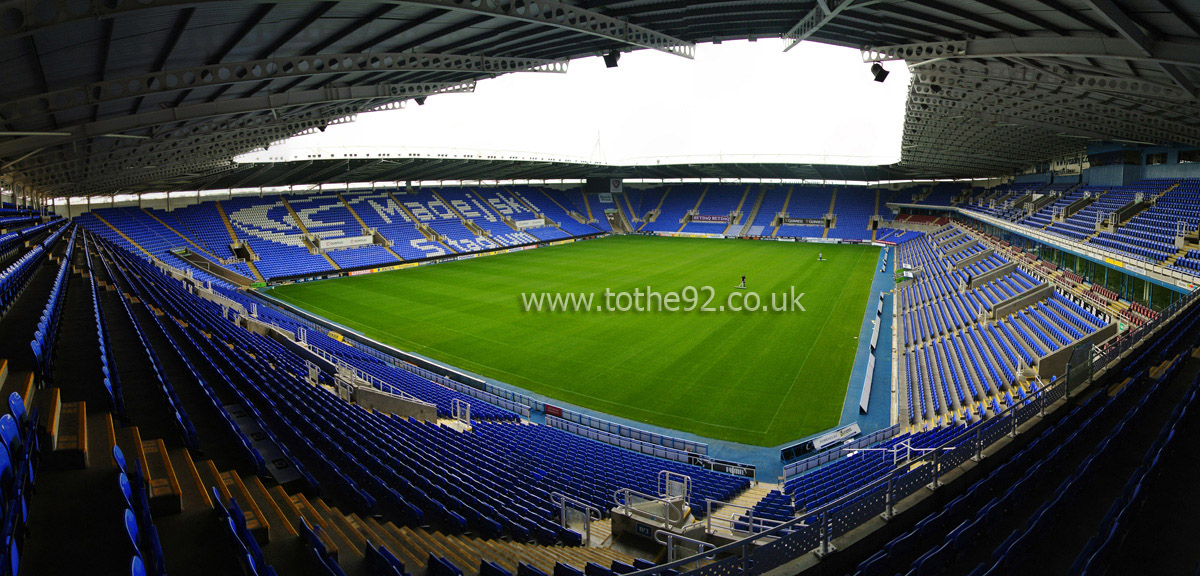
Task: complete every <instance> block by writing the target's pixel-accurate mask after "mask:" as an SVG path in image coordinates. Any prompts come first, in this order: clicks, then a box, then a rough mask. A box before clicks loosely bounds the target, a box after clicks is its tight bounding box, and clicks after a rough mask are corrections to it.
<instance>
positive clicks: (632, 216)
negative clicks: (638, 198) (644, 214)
mask: <svg viewBox="0 0 1200 576" xmlns="http://www.w3.org/2000/svg"><path fill="white" fill-rule="evenodd" d="M621 196H622V197H623V198H625V206H626V207H627V208H629V218H630V221H629V222H630V225H631V226H632V224H633V223H635V222H640V221H641V217H640V216H638V213H637V212H634V211H633V202H630V200H629V195H628V194H622V195H621Z"/></svg>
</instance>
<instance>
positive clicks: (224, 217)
mask: <svg viewBox="0 0 1200 576" xmlns="http://www.w3.org/2000/svg"><path fill="white" fill-rule="evenodd" d="M213 204H214V205H216V207H217V213H218V214H220V215H221V222H223V223H224V224H225V230H226V231H228V232H229V241H230V242H237V241H238V237H237V231H236V230H234V229H233V223H232V222H230V221H229V215H228V214H226V213H225V208H224V207H223V206H221V203H220V202H213ZM246 267H247V268H249V269H250V272H251V273H253V274H254V279H255V280H257V281H258V282H266V279H265V278H263V275H262V274H261V273H260V272H259V271H258V266H255V265H254V262H251V261H250V260H246Z"/></svg>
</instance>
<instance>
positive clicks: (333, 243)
mask: <svg viewBox="0 0 1200 576" xmlns="http://www.w3.org/2000/svg"><path fill="white" fill-rule="evenodd" d="M374 242H375V238H374V237H373V236H370V235H366V236H343V237H341V238H317V245H318V246H320V247H321V248H324V249H326V250H336V249H339V248H353V247H357V246H366V245H367V244H373V243H374Z"/></svg>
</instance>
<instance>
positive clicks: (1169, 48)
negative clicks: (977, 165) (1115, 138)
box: [862, 36, 1200, 67]
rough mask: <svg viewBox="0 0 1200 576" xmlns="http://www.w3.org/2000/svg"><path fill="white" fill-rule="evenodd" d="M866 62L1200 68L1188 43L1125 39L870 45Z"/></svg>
mask: <svg viewBox="0 0 1200 576" xmlns="http://www.w3.org/2000/svg"><path fill="white" fill-rule="evenodd" d="M862 56H863V62H885V61H888V60H904V61H906V62H907V63H908V65H909V66H917V65H920V64H929V63H932V62H938V61H941V60H948V59H952V58H1030V57H1040V58H1095V59H1097V60H1104V59H1116V60H1136V61H1143V62H1152V63H1166V64H1176V65H1179V66H1187V67H1200V50H1197V49H1196V47H1195V46H1192V45H1189V44H1181V43H1178V42H1157V43H1155V44H1154V45H1153V47H1152V49H1151V51H1150V52H1149V54H1147V53H1146V52H1144V51H1143V50H1142V49H1141V48H1140V47H1138V46H1135V45H1133V44H1132V43H1131V42H1129V41H1127V40H1125V39H1123V38H1120V39H1118V38H1098V37H1070V38H1057V37H1044V36H1037V37H1023V38H981V39H976V40H958V41H946V42H925V43H919V44H901V45H895V46H868V47H865V48H863V50H862Z"/></svg>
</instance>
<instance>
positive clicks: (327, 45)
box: [0, 0, 1200, 196]
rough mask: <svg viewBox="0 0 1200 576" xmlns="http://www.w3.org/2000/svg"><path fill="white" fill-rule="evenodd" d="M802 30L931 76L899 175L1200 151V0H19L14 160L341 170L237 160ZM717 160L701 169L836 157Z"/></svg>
mask: <svg viewBox="0 0 1200 576" xmlns="http://www.w3.org/2000/svg"><path fill="white" fill-rule="evenodd" d="M781 35H782V36H784V37H785V38H788V39H789V43H790V42H794V41H800V40H809V41H818V42H826V43H831V44H838V45H843V46H852V47H860V48H864V74H865V73H866V70H865V69H866V67H867V64H866V62H872V61H885V64H886V61H888V60H897V59H903V60H905V61H906V63H907V64H908V65H909V66H912V67H913V71H914V73H915V74H914V79H913V82H912V85H911V88H910V94H909V101H908V111H907V117H906V121H905V133H904V149H903V155H902V160H901V162H900V163H899V164H897V165H895V166H892V167H886V168H878V169H873V170H875V171H877V172H879V173H880V174H886V175H887V176H886V177H889V178H897V177H976V176H993V175H1005V174H1009V173H1011V172H1012V171H1014V170H1016V169H1018V168H1021V167H1024V166H1028V165H1030V164H1032V163H1036V162H1040V161H1044V160H1047V159H1049V158H1051V157H1054V156H1058V155H1061V154H1066V153H1072V152H1075V151H1079V150H1081V149H1082V144H1083V143H1084V142H1087V141H1090V140H1111V141H1128V142H1138V143H1150V144H1171V145H1197V144H1200V100H1198V97H1197V96H1198V90H1200V88H1197V86H1198V85H1200V3H1197V2H1195V1H1194V0H912V1H903V2H900V1H890V0H816V1H799V2H775V1H763V0H759V1H754V2H749V1H719V2H718V1H713V2H704V1H693V0H669V1H652V0H633V1H627V2H576V3H571V4H568V3H561V2H555V1H552V0H541V1H537V2H533V1H531V0H512V1H497V0H472V1H467V0H422V1H407V2H360V1H350V0H347V1H342V2H314V1H289V2H234V1H216V0H208V1H204V0H200V1H197V0H99V1H88V0H60V1H51V0H45V1H40V2H34V1H30V0H10V1H7V2H0V54H3V55H4V56H3V58H2V60H0V75H2V77H3V78H4V80H5V82H4V85H3V86H2V87H0V121H2V122H3V124H4V127H3V128H0V171H2V172H3V173H4V174H5V176H6V178H5V180H6V182H9V183H10V184H11V185H12V186H14V187H19V188H22V189H26V190H35V191H36V192H37V193H39V194H42V195H46V196H74V195H90V194H108V193H114V192H117V191H126V192H138V191H150V190H163V189H179V188H190V187H192V185H191V183H194V182H212V181H215V182H222V183H224V182H237V181H240V180H245V181H248V182H250V181H254V180H255V179H256V178H258V177H257V176H256V174H257V173H267V172H273V171H276V170H278V171H279V172H278V176H277V177H276V178H275V180H278V182H277V184H300V183H312V182H311V181H310V180H307V179H312V178H329V179H336V178H338V177H340V176H338V175H337V174H336V173H335V171H334V170H333V169H332V168H327V169H322V170H310V169H308V168H304V167H303V166H304V165H305V164H304V163H297V164H296V165H294V166H291V167H290V168H289V167H283V166H281V167H271V168H264V167H261V166H252V165H240V164H233V163H232V162H231V161H230V159H231V158H232V157H233V156H236V155H238V154H240V153H243V152H246V151H249V150H253V149H256V148H260V147H262V146H263V145H265V144H268V143H271V142H277V141H279V140H282V139H285V138H287V137H289V136H292V135H296V134H301V133H306V132H311V131H314V130H320V129H323V127H325V126H327V125H329V124H332V123H336V122H343V121H348V120H352V119H353V118H354V116H355V115H356V114H358V113H361V112H365V111H369V110H376V109H381V108H389V107H398V106H401V105H403V103H405V102H409V101H413V100H416V99H419V98H420V97H422V96H426V95H430V94H436V93H440V92H461V91H470V90H473V88H474V81H476V80H479V79H484V78H488V77H491V76H494V75H497V74H503V73H510V72H517V71H521V72H522V73H524V72H526V71H528V72H540V73H554V72H562V71H564V70H565V67H566V66H565V62H566V60H567V59H570V58H577V57H582V56H590V55H595V54H600V53H604V52H606V51H609V50H613V49H619V50H628V49H640V48H649V49H657V50H663V51H667V52H671V53H675V54H679V55H681V56H682V57H689V56H690V55H691V54H692V51H693V44H692V43H693V42H707V41H713V40H716V39H735V38H754V37H757V38H765V37H779V36H781ZM892 65H893V66H894V65H895V64H892ZM813 80H814V84H815V85H817V86H819V82H820V79H813ZM530 98H531V110H532V111H533V113H536V108H537V106H536V104H537V100H536V99H537V95H536V94H531V95H530ZM798 113H800V114H809V113H812V114H817V113H820V111H819V110H801V111H798ZM367 162H368V161H366V160H364V163H367ZM370 162H373V163H376V164H380V165H381V166H376V167H373V168H362V174H359V175H352V179H353V180H360V176H362V175H365V174H367V173H370V172H372V171H376V170H382V169H383V168H385V166H383V164H386V163H387V162H385V160H381V159H375V160H373V161H370ZM314 164H317V163H315V162H314ZM439 164H440V165H439ZM407 165H408V166H409V168H410V169H411V170H412V172H406V171H405V169H403V168H402V167H401V166H397V165H395V164H394V163H392V164H389V165H388V166H390V168H389V170H390V172H391V174H389V179H391V180H406V179H412V180H417V179H423V178H424V176H422V175H423V174H429V173H434V172H444V173H445V174H446V176H445V177H446V178H455V179H460V178H461V179H469V178H473V177H477V176H476V175H482V174H485V173H486V174H492V173H496V174H499V173H513V172H521V173H522V174H526V173H532V172H542V171H544V172H551V171H555V170H556V169H558V168H559V167H556V166H538V165H526V166H523V167H520V168H516V167H513V166H508V167H505V166H504V164H503V163H496V162H488V161H479V160H455V161H442V162H440V163H439V162H436V161H434V160H433V159H431V160H429V161H413V162H410V163H408V164H407ZM443 165H444V166H443ZM434 167H436V170H435V169H434ZM603 168H604V167H589V168H587V169H588V170H592V171H604V170H601V169H603ZM705 169H706V170H709V171H710V172H709V173H702V174H694V175H696V176H705V175H707V176H714V175H718V174H716V173H717V172H721V171H726V170H728V171H729V172H730V173H735V172H738V173H740V172H746V173H756V177H765V178H777V177H784V176H780V175H778V174H779V173H780V172H787V171H791V172H793V173H804V172H808V173H812V172H817V173H820V172H822V171H823V170H834V169H831V168H829V167H797V166H793V167H779V166H771V165H746V166H742V167H737V168H734V167H720V168H716V167H713V166H712V165H708V166H707V167H706V168H705ZM844 169H845V170H864V171H866V170H872V169H860V168H844ZM572 170H573V172H572ZM580 170H583V168H581V167H578V166H576V167H574V168H572V169H571V170H566V171H567V172H571V173H570V174H557V173H556V175H555V176H554V177H562V178H571V177H573V176H574V175H575V174H577V173H578V172H579V171H580ZM607 170H608V171H610V172H617V173H618V174H620V173H624V172H627V171H629V170H632V169H616V168H613V169H607ZM637 170H643V171H649V172H655V171H676V172H682V171H684V170H685V168H682V167H679V168H670V167H661V166H656V167H653V168H649V167H643V168H639V169H637ZM838 170H841V169H837V170H834V171H838ZM451 174H453V176H451ZM526 177H530V178H536V177H537V176H532V175H530V176H526ZM645 177H656V176H645ZM800 177H805V176H800ZM9 178H11V181H9ZM865 179H876V178H865ZM878 179H883V178H882V177H881V178H878Z"/></svg>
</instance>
